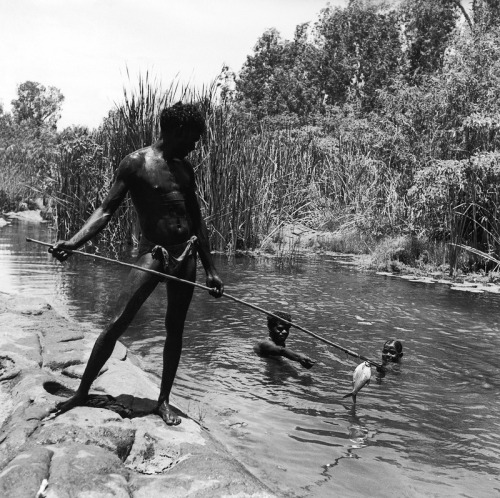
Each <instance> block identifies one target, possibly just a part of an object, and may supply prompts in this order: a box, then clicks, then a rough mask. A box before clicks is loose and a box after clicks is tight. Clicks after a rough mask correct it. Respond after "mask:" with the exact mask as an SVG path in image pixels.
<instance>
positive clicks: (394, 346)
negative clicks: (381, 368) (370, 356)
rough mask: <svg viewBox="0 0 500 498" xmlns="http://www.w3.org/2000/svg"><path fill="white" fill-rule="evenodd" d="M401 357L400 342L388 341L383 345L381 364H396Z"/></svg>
mask: <svg viewBox="0 0 500 498" xmlns="http://www.w3.org/2000/svg"><path fill="white" fill-rule="evenodd" d="M401 356H403V345H402V344H401V342H400V341H395V340H389V341H387V342H386V343H385V344H384V348H383V349H382V361H383V362H385V363H388V362H398V361H399V359H400V358H401Z"/></svg>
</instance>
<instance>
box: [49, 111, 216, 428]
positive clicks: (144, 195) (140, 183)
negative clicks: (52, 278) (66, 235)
mask: <svg viewBox="0 0 500 498" xmlns="http://www.w3.org/2000/svg"><path fill="white" fill-rule="evenodd" d="M160 126H161V139H160V140H159V141H158V142H156V143H155V144H153V145H152V146H150V147H145V148H144V149H140V150H138V151H136V152H133V153H132V154H129V155H128V156H127V157H125V159H123V160H122V161H121V163H120V165H119V166H118V169H117V171H116V177H115V181H114V184H113V185H112V187H111V189H110V191H109V193H108V195H107V197H106V198H105V199H104V201H103V203H102V204H101V206H100V207H98V208H97V209H96V211H95V212H94V213H93V214H92V215H91V216H90V218H89V219H88V220H87V221H86V222H85V224H84V225H83V227H82V228H81V229H80V231H79V232H78V233H76V234H75V235H74V236H73V237H72V238H71V239H69V240H68V241H58V242H57V243H56V244H55V245H54V246H53V247H52V248H50V249H49V252H51V253H52V255H53V256H54V257H56V258H57V259H58V260H59V261H64V260H66V259H67V258H68V257H69V256H70V255H71V252H70V251H71V250H75V249H77V248H79V247H80V246H82V245H83V244H85V242H87V241H88V240H90V239H91V238H92V237H94V236H95V235H96V234H98V233H99V232H100V231H101V230H102V229H103V228H104V227H105V226H106V225H107V224H108V222H109V220H110V218H111V216H112V215H113V213H114V212H115V211H116V210H117V208H118V207H119V206H120V204H121V203H122V201H123V200H124V198H125V196H126V194H127V192H128V193H130V196H131V198H132V202H133V204H134V206H135V209H136V211H137V215H138V219H139V223H140V228H141V232H142V234H141V240H140V244H139V255H138V258H137V261H136V263H135V264H136V265H137V266H140V267H142V268H145V269H151V270H156V271H162V272H167V273H170V274H175V276H177V277H179V278H182V279H184V280H189V281H191V282H194V281H195V278H196V253H198V254H199V255H200V259H201V262H202V264H203V267H204V268H205V271H206V275H207V279H206V282H207V287H210V288H211V289H212V290H211V291H210V294H211V295H212V296H214V297H220V296H222V294H223V292H224V285H223V283H222V280H221V279H220V278H219V275H218V274H217V270H216V269H215V266H214V263H213V261H212V256H211V254H210V247H209V240H208V232H207V228H206V226H205V223H204V221H203V219H202V217H201V212H200V207H199V204H198V200H197V197H196V191H195V177H194V171H193V167H192V165H191V164H190V163H189V162H188V161H187V160H186V159H185V157H186V156H187V155H188V154H189V153H190V152H191V151H193V150H194V148H195V145H196V142H197V141H198V140H199V139H200V137H201V135H202V133H203V132H204V131H205V122H204V119H203V117H202V115H201V114H200V112H199V111H198V109H197V108H196V106H194V105H193V104H182V103H180V102H179V103H177V104H175V105H174V106H172V107H169V108H166V109H165V110H163V112H162V113H161V116H160ZM160 280H161V277H158V276H156V275H153V274H151V273H146V272H144V271H141V270H138V269H134V268H133V269H132V270H131V271H130V273H129V275H128V277H127V281H126V283H125V285H124V286H123V290H122V292H121V294H120V296H119V298H118V307H117V310H116V313H115V314H114V316H113V318H112V319H111V322H110V323H109V325H108V326H107V327H106V328H105V329H104V331H103V332H102V333H101V334H100V335H99V337H98V338H97V340H96V343H95V345H94V348H93V350H92V353H91V355H90V358H89V361H88V363H87V366H86V368H85V372H84V374H83V376H82V380H81V383H80V387H79V388H78V390H77V392H76V394H75V395H74V396H73V397H71V398H70V399H69V400H67V401H65V402H62V403H59V404H58V405H57V409H58V410H59V412H60V413H62V412H65V411H68V410H70V409H71V408H73V407H75V406H80V405H84V404H85V402H86V400H87V398H88V393H89V390H90V386H91V385H92V382H93V381H94V380H95V378H96V377H97V375H98V373H99V371H100V370H101V368H102V367H103V366H104V364H105V363H106V361H107V360H108V359H109V357H110V356H111V354H112V352H113V349H114V347H115V344H116V341H117V340H118V338H119V337H120V336H121V335H122V334H123V332H125V330H126V329H127V327H128V325H129V324H130V322H131V321H132V319H133V317H134V316H135V314H136V313H137V311H138V310H139V308H140V307H141V306H142V304H143V303H144V301H145V300H146V299H147V298H148V297H149V295H150V294H151V292H153V290H154V289H155V287H156V286H157V285H158V283H159V282H160ZM192 295H193V287H192V286H190V285H187V284H182V283H178V282H175V281H171V280H169V281H167V298H168V305H167V313H166V317H165V327H166V331H167V337H166V340H165V347H164V351H163V373H162V380H161V388H160V396H159V399H158V408H157V412H158V414H159V415H160V416H161V417H162V418H163V420H164V421H165V423H166V424H168V425H177V424H179V423H180V422H181V419H180V418H179V417H178V416H177V415H176V413H175V412H174V410H173V408H172V407H171V406H170V404H169V396H170V391H171V389H172V384H173V382H174V378H175V375H176V372H177V367H178V365H179V359H180V356H181V350H182V333H183V330H184V322H185V319H186V314H187V311H188V308H189V305H190V302H191V298H192Z"/></svg>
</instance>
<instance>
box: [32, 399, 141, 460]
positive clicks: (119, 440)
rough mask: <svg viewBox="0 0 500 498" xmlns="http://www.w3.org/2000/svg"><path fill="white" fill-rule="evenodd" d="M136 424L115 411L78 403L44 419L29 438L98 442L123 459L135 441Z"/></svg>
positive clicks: (42, 441)
mask: <svg viewBox="0 0 500 498" xmlns="http://www.w3.org/2000/svg"><path fill="white" fill-rule="evenodd" d="M134 435H135V428H134V427H133V426H132V424H131V422H130V420H126V419H125V420H124V419H122V418H121V417H120V416H119V415H117V414H116V413H115V412H112V411H110V410H105V409H103V408H88V407H86V406H79V407H77V408H73V410H70V411H69V412H66V413H63V414H62V415H59V416H58V417H57V418H55V419H53V420H51V421H49V422H46V423H45V424H44V426H43V427H42V428H41V429H40V431H39V432H37V434H36V435H34V436H33V437H32V438H31V440H32V441H34V442H36V443H38V444H40V445H44V446H50V445H54V444H60V443H64V444H68V443H77V444H84V445H93V446H99V447H101V448H104V449H107V450H108V451H111V452H112V453H114V454H116V455H117V456H118V457H120V458H122V459H125V458H126V456H127V455H128V454H129V452H130V449H131V448H132V444H133V443H134Z"/></svg>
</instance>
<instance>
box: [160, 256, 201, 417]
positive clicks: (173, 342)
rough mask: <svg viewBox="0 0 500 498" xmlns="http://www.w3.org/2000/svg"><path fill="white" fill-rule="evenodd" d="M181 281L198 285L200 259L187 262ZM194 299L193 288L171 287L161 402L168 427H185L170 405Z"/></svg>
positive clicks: (188, 286)
mask: <svg viewBox="0 0 500 498" xmlns="http://www.w3.org/2000/svg"><path fill="white" fill-rule="evenodd" d="M179 278H182V279H184V280H189V281H190V282H194V281H195V280H196V258H195V257H190V258H188V259H187V260H186V261H185V267H184V268H183V271H182V272H181V273H180V274H179ZM192 297H193V287H192V286H191V285H187V284H181V283H177V282H172V281H170V282H168V283H167V298H168V306H167V315H166V317H165V328H166V330H167V338H166V339H165V346H164V349H163V374H162V378H161V388H160V397H159V398H158V413H159V415H160V416H161V417H162V418H163V420H164V422H165V423H166V424H167V425H177V424H180V423H181V419H180V418H179V416H178V415H177V414H176V413H175V412H174V411H173V410H172V408H171V407H170V404H169V398H170V391H171V389H172V384H173V383H174V379H175V374H176V373H177V367H178V366H179V359H180V357H181V352H182V333H183V331H184V322H185V321H186V315H187V312H188V309H189V305H190V303H191V298H192Z"/></svg>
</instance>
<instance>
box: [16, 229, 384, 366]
mask: <svg viewBox="0 0 500 498" xmlns="http://www.w3.org/2000/svg"><path fill="white" fill-rule="evenodd" d="M26 241H27V242H34V243H35V244H40V245H42V246H47V247H52V246H53V244H49V243H48V242H42V241H40V240H35V239H30V238H26ZM65 251H66V252H69V253H72V254H80V255H81V256H86V257H88V258H96V259H101V260H103V261H108V262H110V263H115V264H118V265H122V266H128V267H129V268H135V269H136V270H141V271H144V272H147V273H151V274H153V275H156V276H158V277H160V278H161V279H162V280H172V281H174V282H179V283H183V284H187V285H191V286H193V287H198V288H199V289H203V290H207V291H211V290H213V289H211V288H210V287H206V286H205V285H201V284H199V283H197V282H191V281H189V280H184V279H182V278H178V277H174V276H173V275H167V274H166V273H162V272H159V271H156V270H151V269H150V268H142V267H141V266H138V265H133V264H131V263H124V262H123V261H119V260H117V259H111V258H106V257H104V256H98V255H96V254H90V253H88V252H83V251H76V250H68V249H65ZM222 296H223V297H226V298H228V299H231V300H233V301H235V302H237V303H240V304H243V305H245V306H248V307H249V308H252V309H254V310H256V311H260V312H261V313H264V314H266V315H269V316H272V317H273V318H275V319H277V320H279V321H281V322H283V323H286V324H287V325H290V326H292V327H295V328H296V329H299V330H301V331H302V332H305V333H306V334H309V335H310V336H312V337H314V338H316V339H318V340H319V341H322V342H324V343H325V344H328V345H330V346H333V347H334V348H337V349H340V351H343V352H344V353H346V354H347V355H349V356H352V357H354V358H359V359H360V360H363V361H366V362H368V363H369V364H370V365H373V366H374V367H376V368H377V371H379V372H383V371H384V370H385V369H384V367H383V366H382V365H381V364H380V363H377V362H376V361H373V360H370V359H369V358H367V357H366V356H363V355H360V354H359V353H355V352H354V351H350V350H349V349H347V348H344V347H342V346H340V344H336V343H334V342H332V341H329V340H328V339H325V338H324V337H321V336H320V335H318V334H315V333H314V332H311V331H310V330H307V329H306V328H304V327H301V326H300V325H297V324H296V323H292V322H289V321H287V320H285V319H283V318H282V317H280V316H277V315H275V314H274V313H272V312H270V311H267V310H265V309H263V308H261V307H260V306H256V305H255V304H252V303H249V302H247V301H243V299H239V298H237V297H234V296H231V295H230V294H227V293H226V292H224V294H222Z"/></svg>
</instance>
